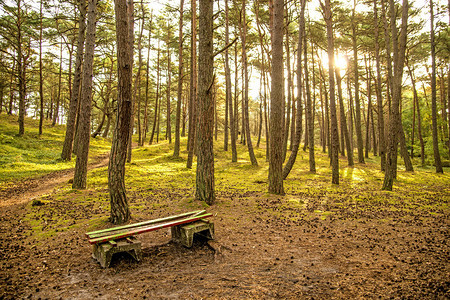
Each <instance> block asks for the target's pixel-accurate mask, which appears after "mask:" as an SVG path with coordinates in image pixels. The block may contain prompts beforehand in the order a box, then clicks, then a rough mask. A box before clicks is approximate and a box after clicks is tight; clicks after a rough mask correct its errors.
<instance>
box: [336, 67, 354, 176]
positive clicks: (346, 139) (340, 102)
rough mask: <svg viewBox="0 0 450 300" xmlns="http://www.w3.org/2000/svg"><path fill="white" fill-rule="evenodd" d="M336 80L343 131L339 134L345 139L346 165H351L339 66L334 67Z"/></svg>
mask: <svg viewBox="0 0 450 300" xmlns="http://www.w3.org/2000/svg"><path fill="white" fill-rule="evenodd" d="M336 81H337V87H338V99H339V110H340V118H341V122H342V129H343V131H342V132H341V135H343V136H344V139H345V146H346V147H347V161H348V165H349V166H350V167H351V166H353V165H354V163H353V149H352V144H351V142H350V135H349V133H348V127H347V118H346V116H345V107H344V100H343V96H342V78H341V74H340V70H339V68H336Z"/></svg>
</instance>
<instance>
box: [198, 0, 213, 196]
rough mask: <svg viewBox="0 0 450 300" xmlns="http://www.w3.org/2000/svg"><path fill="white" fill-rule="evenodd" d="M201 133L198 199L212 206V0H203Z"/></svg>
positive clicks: (199, 64) (199, 139)
mask: <svg viewBox="0 0 450 300" xmlns="http://www.w3.org/2000/svg"><path fill="white" fill-rule="evenodd" d="M198 54H199V55H198V57H199V58H198V100H199V101H198V113H199V118H198V132H197V143H198V144H197V145H198V156H197V176H196V188H195V198H196V199H198V200H200V201H205V202H206V203H207V204H209V205H211V204H213V203H214V201H215V197H216V196H215V188H214V153H213V126H214V119H213V118H214V103H213V94H212V93H213V85H214V75H213V72H214V53H213V0H200V4H199V47H198Z"/></svg>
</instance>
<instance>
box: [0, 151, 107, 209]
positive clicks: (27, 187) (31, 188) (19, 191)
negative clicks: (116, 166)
mask: <svg viewBox="0 0 450 300" xmlns="http://www.w3.org/2000/svg"><path fill="white" fill-rule="evenodd" d="M108 162H109V153H106V154H103V155H100V156H98V157H96V158H95V159H94V161H93V162H91V163H90V164H89V165H88V170H92V169H96V168H102V167H105V166H107V165H108ZM74 171H75V169H74V168H71V169H66V170H61V171H56V172H52V173H49V174H46V175H44V176H41V177H37V178H29V179H25V180H23V181H17V182H14V183H13V184H12V186H11V187H8V188H6V189H3V190H1V191H0V209H1V208H4V207H5V206H13V205H18V204H24V203H28V202H29V201H32V200H33V199H36V198H39V197H41V196H42V195H45V194H50V193H51V192H52V191H53V190H54V189H55V188H56V187H58V186H59V185H61V184H63V183H66V182H68V181H69V180H71V179H73V174H74Z"/></svg>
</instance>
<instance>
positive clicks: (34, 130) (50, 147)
mask: <svg viewBox="0 0 450 300" xmlns="http://www.w3.org/2000/svg"><path fill="white" fill-rule="evenodd" d="M38 126H39V122H38V121H37V120H33V119H30V118H27V119H25V135H24V136H22V137H19V136H17V132H18V128H19V126H18V122H17V117H16V116H8V115H5V114H1V115H0V184H1V185H4V184H6V182H10V181H14V180H18V179H24V178H29V177H34V176H37V175H43V174H46V173H49V172H53V171H57V170H63V169H68V168H72V167H74V166H75V159H73V160H72V161H71V162H63V161H61V160H60V155H61V150H62V145H63V142H64V134H65V126H60V125H57V126H54V127H52V126H51V123H49V122H45V123H44V129H43V134H42V135H41V136H39V134H38ZM109 147H110V142H108V141H107V140H104V139H93V140H91V150H90V153H89V154H90V157H95V156H97V155H99V154H100V153H102V152H105V151H107V150H108V149H109Z"/></svg>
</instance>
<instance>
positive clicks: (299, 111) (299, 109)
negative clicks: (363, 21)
mask: <svg viewBox="0 0 450 300" xmlns="http://www.w3.org/2000/svg"><path fill="white" fill-rule="evenodd" d="M305 5H306V1H305V0H302V1H301V10H300V21H299V30H298V46H297V53H298V54H297V113H296V114H297V118H296V120H295V139H294V145H292V151H291V154H290V155H289V159H288V161H287V162H286V164H285V165H284V168H283V173H282V177H283V179H286V178H287V176H288V175H289V173H290V172H291V170H292V167H293V166H294V163H295V160H296V159H297V154H298V149H299V147H300V140H301V137H302V131H303V128H302V122H303V112H302V111H303V107H302V100H301V99H302V93H303V91H302V89H303V85H302V74H303V72H302V67H301V62H302V55H301V53H302V49H303V36H304V35H305ZM272 47H273V46H272ZM281 51H283V49H281ZM281 55H282V52H281ZM304 60H305V64H306V57H305V59H304ZM273 61H274V60H273V59H272V68H273ZM275 70H276V69H275ZM273 72H274V69H272V73H273ZM272 76H273V75H272ZM281 78H282V74H281ZM272 81H273V78H272ZM274 87H275V86H274V85H273V83H272V90H271V93H270V95H271V98H273V96H272V93H273V89H274ZM275 88H280V87H279V86H276V87H275ZM282 90H283V87H281V92H280V93H281V96H280V97H281V98H282V99H283V94H282ZM276 93H277V92H275V94H276ZM271 104H272V99H271ZM271 107H272V106H271ZM281 113H283V111H282V112H281ZM270 119H272V112H271V117H270ZM270 124H272V122H271V123H270ZM271 126H272V125H270V136H271V139H272V134H273V133H272V127H271ZM278 135H280V134H278ZM270 149H272V146H271V148H270Z"/></svg>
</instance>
